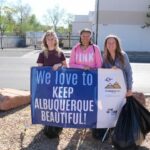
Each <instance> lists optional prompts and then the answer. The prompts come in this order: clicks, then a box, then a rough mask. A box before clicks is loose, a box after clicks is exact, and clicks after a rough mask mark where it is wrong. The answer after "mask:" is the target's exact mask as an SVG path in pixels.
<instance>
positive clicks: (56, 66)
mask: <svg viewBox="0 0 150 150" xmlns="http://www.w3.org/2000/svg"><path fill="white" fill-rule="evenodd" d="M61 66H62V64H61V63H59V64H55V65H53V70H58V69H59V68H60V67H61Z"/></svg>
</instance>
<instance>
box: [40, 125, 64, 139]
mask: <svg viewBox="0 0 150 150" xmlns="http://www.w3.org/2000/svg"><path fill="white" fill-rule="evenodd" d="M62 130H63V128H61V127H52V126H45V127H44V129H43V132H44V134H45V135H46V136H47V137H48V138H50V139H52V138H59V135H60V133H61V132H62Z"/></svg>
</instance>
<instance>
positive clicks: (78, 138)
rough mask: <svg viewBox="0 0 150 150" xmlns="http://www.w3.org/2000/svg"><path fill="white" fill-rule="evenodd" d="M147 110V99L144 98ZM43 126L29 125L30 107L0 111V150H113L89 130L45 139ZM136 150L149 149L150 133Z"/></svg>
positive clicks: (109, 144) (72, 131)
mask: <svg viewBox="0 0 150 150" xmlns="http://www.w3.org/2000/svg"><path fill="white" fill-rule="evenodd" d="M146 107H147V108H148V109H149V111H150V98H147V99H146ZM42 129H43V126H42V125H32V123H31V110H30V106H29V105H28V106H24V107H21V108H17V109H13V110H11V111H7V112H0V150H112V149H113V147H112V145H111V143H110V141H106V142H104V143H103V144H102V143H101V142H100V141H98V140H95V139H93V138H92V136H91V132H90V130H88V129H87V130H86V131H85V130H84V129H68V128H66V129H63V132H62V134H61V135H60V137H59V139H52V140H50V139H48V138H47V137H46V136H44V134H43V130H42ZM139 150H150V133H149V134H147V136H146V139H145V140H144V141H143V143H142V145H141V146H140V147H139Z"/></svg>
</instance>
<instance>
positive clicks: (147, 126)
mask: <svg viewBox="0 0 150 150" xmlns="http://www.w3.org/2000/svg"><path fill="white" fill-rule="evenodd" d="M149 118H150V112H149V111H148V110H147V109H146V108H144V107H143V106H142V105H141V104H140V103H139V102H138V101H136V100H135V98H134V97H133V96H130V97H127V102H126V104H125V105H124V106H123V108H122V110H121V113H120V115H119V118H118V121H117V124H116V127H115V129H114V133H113V135H112V143H113V144H114V146H115V148H117V149H118V150H134V149H135V150H136V149H137V146H138V145H140V144H141V143H142V141H143V140H144V138H145V136H146V134H147V133H148V132H149V131H150V119H149Z"/></svg>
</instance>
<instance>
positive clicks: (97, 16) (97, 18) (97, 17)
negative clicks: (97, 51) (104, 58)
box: [96, 0, 99, 44]
mask: <svg viewBox="0 0 150 150" xmlns="http://www.w3.org/2000/svg"><path fill="white" fill-rule="evenodd" d="M96 9H97V10H96V44H97V40H98V22H99V12H98V10H99V0H97V8H96Z"/></svg>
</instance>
